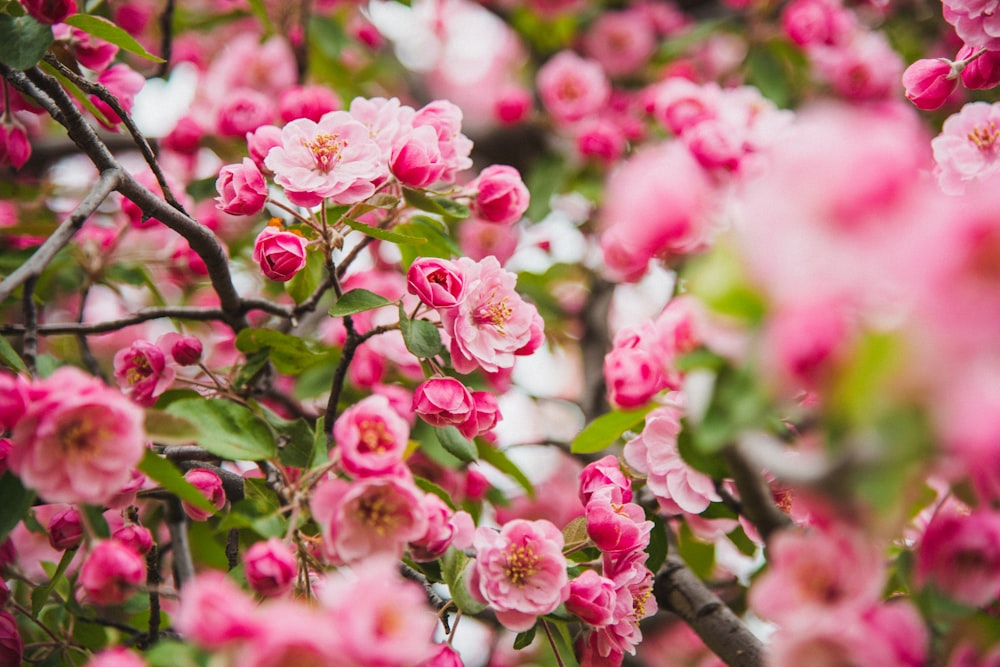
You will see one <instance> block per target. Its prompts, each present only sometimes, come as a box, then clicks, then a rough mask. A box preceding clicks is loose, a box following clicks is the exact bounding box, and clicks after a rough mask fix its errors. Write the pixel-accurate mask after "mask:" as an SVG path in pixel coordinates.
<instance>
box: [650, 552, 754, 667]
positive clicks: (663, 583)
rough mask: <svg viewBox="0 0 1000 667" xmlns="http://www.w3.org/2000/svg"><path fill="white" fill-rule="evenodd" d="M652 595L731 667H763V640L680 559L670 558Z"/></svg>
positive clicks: (658, 578) (657, 577)
mask: <svg viewBox="0 0 1000 667" xmlns="http://www.w3.org/2000/svg"><path fill="white" fill-rule="evenodd" d="M653 595H654V596H655V597H656V603H657V604H658V605H659V607H660V609H661V610H666V611H671V612H673V613H675V614H677V615H678V616H679V617H681V619H683V620H684V622H686V623H687V624H688V625H689V626H691V629H692V630H694V631H695V633H697V635H698V636H699V637H701V640H702V641H703V642H705V645H706V646H707V647H708V648H709V649H711V650H712V652H714V653H715V654H716V655H717V656H719V658H721V659H722V661H723V662H725V663H726V664H727V665H729V667H763V665H764V647H763V644H761V642H760V640H759V639H757V637H756V636H755V635H754V634H753V633H752V632H750V630H749V629H747V627H746V625H745V624H744V623H743V621H741V620H740V618H739V617H738V616H737V615H736V614H734V613H733V611H732V610H731V609H730V608H729V607H727V606H726V605H725V603H723V602H722V600H720V599H719V598H718V597H717V596H716V595H715V594H714V593H712V591H710V590H709V589H708V588H707V587H706V586H705V584H704V583H703V582H702V581H701V580H700V579H699V578H698V577H697V576H695V574H694V573H693V572H692V571H691V570H690V569H689V568H688V566H687V565H685V564H684V562H683V561H682V560H680V559H679V558H678V557H676V556H672V555H671V556H667V559H666V561H665V562H664V564H663V568H661V570H660V572H659V574H657V575H656V580H655V581H654V582H653Z"/></svg>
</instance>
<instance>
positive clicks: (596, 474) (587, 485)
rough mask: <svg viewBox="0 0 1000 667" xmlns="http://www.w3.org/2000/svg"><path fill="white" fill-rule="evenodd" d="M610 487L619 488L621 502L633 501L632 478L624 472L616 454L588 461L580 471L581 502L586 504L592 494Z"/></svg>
mask: <svg viewBox="0 0 1000 667" xmlns="http://www.w3.org/2000/svg"><path fill="white" fill-rule="evenodd" d="M609 487H610V488H612V489H617V490H618V492H619V493H620V494H621V502H625V503H628V502H631V501H632V480H630V479H629V478H628V477H626V476H625V473H623V472H622V469H621V466H620V465H619V464H618V458H617V457H616V456H615V455H614V454H608V455H607V456H605V457H603V458H601V459H598V460H597V461H593V462H592V463H588V464H587V465H586V466H585V467H584V469H583V470H581V471H580V502H581V503H583V504H584V506H586V504H587V503H588V502H590V498H591V496H593V495H594V494H595V493H597V492H599V491H601V490H602V489H606V488H609Z"/></svg>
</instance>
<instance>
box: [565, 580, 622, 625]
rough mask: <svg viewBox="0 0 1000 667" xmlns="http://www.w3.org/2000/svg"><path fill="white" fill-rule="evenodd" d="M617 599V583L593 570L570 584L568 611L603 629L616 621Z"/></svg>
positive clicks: (588, 623)
mask: <svg viewBox="0 0 1000 667" xmlns="http://www.w3.org/2000/svg"><path fill="white" fill-rule="evenodd" d="M616 598H617V596H616V595H615V582H613V581H611V580H610V579H608V578H606V577H602V576H601V575H599V574H597V573H596V572H594V571H593V570H584V571H583V574H581V575H580V576H578V577H577V578H576V579H573V580H572V581H570V582H569V598H568V599H567V600H566V611H568V612H569V613H571V614H575V615H576V616H577V617H578V618H579V619H580V620H581V621H583V622H584V623H586V624H587V625H593V626H595V627H601V626H604V625H608V624H609V623H611V621H613V620H614V610H615V601H616Z"/></svg>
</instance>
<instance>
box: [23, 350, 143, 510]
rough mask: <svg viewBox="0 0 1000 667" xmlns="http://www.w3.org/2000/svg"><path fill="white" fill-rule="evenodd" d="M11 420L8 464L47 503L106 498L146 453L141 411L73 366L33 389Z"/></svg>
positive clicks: (34, 386)
mask: <svg viewBox="0 0 1000 667" xmlns="http://www.w3.org/2000/svg"><path fill="white" fill-rule="evenodd" d="M30 398H31V400H30V402H29V404H28V405H27V409H26V411H25V412H24V414H23V415H22V416H21V417H20V418H19V419H18V420H17V423H16V424H15V426H14V430H13V433H12V434H11V440H13V442H14V446H13V448H12V449H11V452H10V457H9V459H8V462H9V465H10V469H11V470H12V471H13V472H14V474H16V475H17V476H18V477H20V478H21V481H22V482H23V483H24V485H25V486H26V487H28V488H31V489H34V490H35V491H37V492H38V493H39V495H41V496H42V497H43V498H45V499H46V500H48V501H50V502H86V503H95V504H103V503H105V502H107V501H108V500H109V499H111V498H112V497H113V496H115V494H117V493H118V492H119V490H120V489H121V488H122V487H123V486H125V485H126V484H127V483H128V482H129V480H130V479H131V477H132V470H133V469H134V468H135V466H136V464H138V463H139V460H140V459H141V458H142V455H143V453H144V452H145V444H146V434H145V431H144V429H143V412H142V409H141V408H139V407H138V406H137V405H135V404H134V403H132V401H130V400H128V399H127V398H125V397H124V396H122V394H121V393H119V392H118V391H116V390H113V389H110V388H108V387H107V386H105V385H104V383H102V382H101V381H100V380H99V379H97V378H95V377H92V376H90V375H87V374H86V373H84V372H83V371H80V370H78V369H76V368H72V367H68V366H67V367H63V368H60V369H58V370H56V372H55V373H53V374H52V375H50V376H49V377H48V378H46V379H45V380H41V381H38V382H36V383H34V384H33V386H32V388H31V395H30Z"/></svg>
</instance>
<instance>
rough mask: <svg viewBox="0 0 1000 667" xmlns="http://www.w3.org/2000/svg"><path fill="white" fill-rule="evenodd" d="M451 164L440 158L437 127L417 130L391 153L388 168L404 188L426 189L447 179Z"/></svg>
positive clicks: (412, 131) (410, 133)
mask: <svg viewBox="0 0 1000 667" xmlns="http://www.w3.org/2000/svg"><path fill="white" fill-rule="evenodd" d="M447 168H448V163H447V162H446V161H445V159H444V156H443V155H441V147H440V145H439V144H438V136H437V133H436V132H435V131H434V128H432V127H428V126H422V127H415V128H413V129H412V130H411V131H410V132H409V133H408V134H407V136H406V139H404V140H403V141H402V142H400V143H399V144H397V145H396V146H395V147H394V148H393V150H392V156H391V157H390V158H389V169H390V171H392V175H393V176H395V177H396V178H397V179H398V180H399V182H400V183H402V184H403V185H409V186H410V187H412V188H426V187H429V186H431V185H433V184H434V183H436V182H437V181H439V180H441V178H442V176H444V173H445V170H446V169H447Z"/></svg>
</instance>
